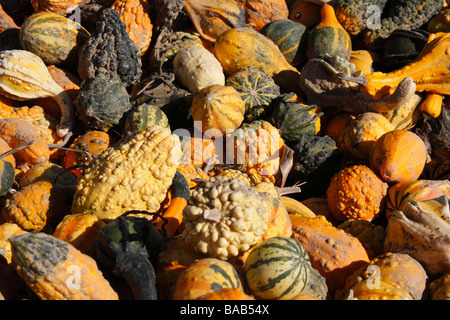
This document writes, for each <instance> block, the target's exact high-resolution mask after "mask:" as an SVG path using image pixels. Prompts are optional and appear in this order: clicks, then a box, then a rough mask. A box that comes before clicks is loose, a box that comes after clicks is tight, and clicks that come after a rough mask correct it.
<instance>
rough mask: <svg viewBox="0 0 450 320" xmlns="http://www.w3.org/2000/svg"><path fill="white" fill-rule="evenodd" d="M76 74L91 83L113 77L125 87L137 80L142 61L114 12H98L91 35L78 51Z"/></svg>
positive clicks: (123, 24)
mask: <svg viewBox="0 0 450 320" xmlns="http://www.w3.org/2000/svg"><path fill="white" fill-rule="evenodd" d="M78 73H79V76H80V79H81V80H92V79H94V78H95V77H96V76H97V75H98V74H102V75H104V76H105V77H106V78H116V77H117V78H119V79H121V80H122V81H123V83H124V84H125V85H126V86H127V87H129V86H132V85H134V84H136V83H138V81H139V80H140V78H141V75H142V61H141V57H140V55H139V53H138V48H137V46H136V44H135V43H134V42H133V41H132V40H131V39H130V37H129V36H128V32H127V29H126V26H125V23H124V22H123V21H122V20H121V19H120V15H119V13H118V12H117V11H115V10H113V9H109V8H106V9H104V10H103V11H102V12H101V14H100V17H99V20H98V21H97V24H96V30H95V32H93V33H92V35H91V37H89V39H88V40H87V41H86V43H85V44H84V45H83V46H82V47H81V48H80V52H79V59H78Z"/></svg>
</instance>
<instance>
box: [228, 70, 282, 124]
mask: <svg viewBox="0 0 450 320" xmlns="http://www.w3.org/2000/svg"><path fill="white" fill-rule="evenodd" d="M226 85H227V86H231V87H233V88H235V89H236V91H237V92H239V94H240V96H241V98H242V100H244V103H245V115H244V121H245V122H252V121H253V120H258V119H262V118H263V117H264V116H265V115H266V112H267V109H268V107H269V105H270V103H271V102H272V100H273V99H275V98H276V97H278V96H279V95H280V87H279V86H278V85H277V84H276V83H275V81H274V80H273V79H272V77H271V76H269V75H268V74H267V73H265V72H264V71H263V70H260V69H257V68H255V67H251V66H250V67H247V68H244V69H242V70H241V71H238V72H236V73H235V74H233V75H232V76H230V77H228V79H227V80H226Z"/></svg>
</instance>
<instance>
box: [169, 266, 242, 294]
mask: <svg viewBox="0 0 450 320" xmlns="http://www.w3.org/2000/svg"><path fill="white" fill-rule="evenodd" d="M222 288H240V289H243V287H242V283H241V279H240V277H239V274H238V273H237V271H236V269H235V268H234V267H233V265H232V264H230V263H229V262H227V261H224V260H219V259H216V258H203V259H199V260H197V261H195V262H194V263H192V264H191V265H190V266H189V267H187V268H186V269H185V270H183V272H182V273H181V274H180V276H179V277H178V279H177V283H176V285H175V290H174V295H173V298H174V300H193V299H196V298H198V297H200V296H203V295H205V294H207V293H211V292H214V291H218V290H220V289H222Z"/></svg>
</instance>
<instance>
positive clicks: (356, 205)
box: [327, 165, 388, 221]
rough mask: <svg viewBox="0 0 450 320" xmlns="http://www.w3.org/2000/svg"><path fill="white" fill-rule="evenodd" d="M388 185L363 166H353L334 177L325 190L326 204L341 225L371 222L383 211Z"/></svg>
mask: <svg viewBox="0 0 450 320" xmlns="http://www.w3.org/2000/svg"><path fill="white" fill-rule="evenodd" d="M387 190H388V184H387V183H386V182H385V181H383V180H382V179H380V178H379V177H378V176H377V175H376V174H375V172H373V170H372V169H370V168H369V167H368V166H366V165H353V166H350V167H346V168H344V169H342V170H340V171H339V172H338V173H336V174H335V175H334V176H333V178H332V179H331V181H330V185H329V187H328V189H327V203H328V207H329V208H330V211H331V213H332V214H333V216H334V217H335V218H336V219H337V220H340V221H344V220H347V219H360V220H368V221H371V220H372V219H373V218H375V217H376V216H378V214H379V213H380V212H381V211H382V210H383V209H384V203H385V196H386V194H387Z"/></svg>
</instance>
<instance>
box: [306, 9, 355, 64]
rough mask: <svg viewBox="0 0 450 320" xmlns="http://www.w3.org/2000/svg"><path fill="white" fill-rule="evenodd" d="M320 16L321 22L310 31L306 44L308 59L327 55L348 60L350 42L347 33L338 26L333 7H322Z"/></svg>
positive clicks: (350, 50) (350, 49) (350, 48)
mask: <svg viewBox="0 0 450 320" xmlns="http://www.w3.org/2000/svg"><path fill="white" fill-rule="evenodd" d="M320 14H321V22H320V23H319V24H318V25H317V26H316V27H315V28H314V29H313V30H312V31H311V33H310V35H309V37H308V40H307V43H306V55H307V57H308V59H309V60H310V59H313V58H315V57H317V56H319V55H321V54H327V53H328V54H331V55H333V56H339V57H341V58H343V59H345V60H349V59H350V55H351V53H352V41H351V38H350V35H349V34H348V33H347V31H346V30H345V29H344V28H343V27H342V25H341V24H339V22H338V20H337V18H336V14H335V12H334V9H333V7H332V6H330V5H324V6H323V7H322V9H321V10H320Z"/></svg>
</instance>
